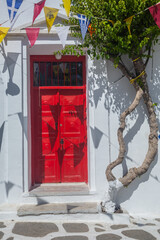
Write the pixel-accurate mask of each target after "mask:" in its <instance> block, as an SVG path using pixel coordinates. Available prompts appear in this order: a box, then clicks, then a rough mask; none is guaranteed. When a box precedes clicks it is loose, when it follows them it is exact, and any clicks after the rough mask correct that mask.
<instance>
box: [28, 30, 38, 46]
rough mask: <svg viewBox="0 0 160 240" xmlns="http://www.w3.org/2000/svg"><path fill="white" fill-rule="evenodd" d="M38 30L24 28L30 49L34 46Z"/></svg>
mask: <svg viewBox="0 0 160 240" xmlns="http://www.w3.org/2000/svg"><path fill="white" fill-rule="evenodd" d="M39 31H40V28H26V33H27V36H28V40H29V42H30V45H31V47H32V46H33V45H34V44H35V42H36V40H37V38H38V34H39Z"/></svg>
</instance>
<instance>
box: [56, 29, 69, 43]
mask: <svg viewBox="0 0 160 240" xmlns="http://www.w3.org/2000/svg"><path fill="white" fill-rule="evenodd" d="M69 28H70V26H63V27H56V31H57V34H58V36H59V39H60V41H61V43H62V45H63V48H64V47H65V44H66V40H67V36H68V32H69Z"/></svg>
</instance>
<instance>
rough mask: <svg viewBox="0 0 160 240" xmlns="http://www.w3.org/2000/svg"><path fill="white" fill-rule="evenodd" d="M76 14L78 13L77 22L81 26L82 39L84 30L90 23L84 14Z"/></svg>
mask: <svg viewBox="0 0 160 240" xmlns="http://www.w3.org/2000/svg"><path fill="white" fill-rule="evenodd" d="M77 15H78V19H79V24H80V27H81V33H82V38H83V40H84V38H85V36H86V32H87V30H88V26H89V24H90V20H89V19H88V18H86V16H85V15H82V14H77Z"/></svg>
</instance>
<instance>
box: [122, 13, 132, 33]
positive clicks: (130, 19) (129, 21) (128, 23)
mask: <svg viewBox="0 0 160 240" xmlns="http://www.w3.org/2000/svg"><path fill="white" fill-rule="evenodd" d="M133 17H134V15H133V16H131V17H129V18H127V19H125V20H124V21H125V22H126V24H127V28H128V31H129V35H131V23H132V19H133Z"/></svg>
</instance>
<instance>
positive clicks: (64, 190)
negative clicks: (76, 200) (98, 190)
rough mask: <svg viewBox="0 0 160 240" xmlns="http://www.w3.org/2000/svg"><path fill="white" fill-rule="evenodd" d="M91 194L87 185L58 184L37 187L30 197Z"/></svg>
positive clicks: (32, 190)
mask: <svg viewBox="0 0 160 240" xmlns="http://www.w3.org/2000/svg"><path fill="white" fill-rule="evenodd" d="M88 193H89V186H88V184H86V183H56V184H40V185H37V186H36V185H35V186H33V188H32V189H31V190H30V191H29V193H28V196H29V197H44V196H63V195H77V194H78V195H85V194H88Z"/></svg>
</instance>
